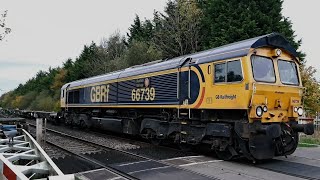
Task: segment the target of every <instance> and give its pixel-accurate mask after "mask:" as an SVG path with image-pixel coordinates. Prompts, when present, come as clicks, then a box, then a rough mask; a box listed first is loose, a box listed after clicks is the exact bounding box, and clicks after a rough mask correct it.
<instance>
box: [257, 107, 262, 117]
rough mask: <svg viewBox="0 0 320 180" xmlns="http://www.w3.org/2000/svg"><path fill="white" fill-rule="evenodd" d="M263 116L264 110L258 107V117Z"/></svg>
mask: <svg viewBox="0 0 320 180" xmlns="http://www.w3.org/2000/svg"><path fill="white" fill-rule="evenodd" d="M262 114H263V109H262V107H261V106H258V107H257V108H256V115H257V116H258V117H261V116H262Z"/></svg>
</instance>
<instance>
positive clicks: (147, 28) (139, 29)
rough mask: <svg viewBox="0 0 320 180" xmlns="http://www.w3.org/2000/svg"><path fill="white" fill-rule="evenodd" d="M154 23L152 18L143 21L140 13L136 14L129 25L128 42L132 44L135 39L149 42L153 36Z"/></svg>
mask: <svg viewBox="0 0 320 180" xmlns="http://www.w3.org/2000/svg"><path fill="white" fill-rule="evenodd" d="M153 29H154V25H153V24H152V22H151V21H150V20H145V21H144V22H141V20H140V18H139V16H138V15H136V17H135V19H134V21H133V24H132V25H131V27H129V33H127V36H128V43H129V44H131V43H132V41H133V40H136V41H141V42H149V41H150V40H151V39H152V37H153V32H154V30H153Z"/></svg>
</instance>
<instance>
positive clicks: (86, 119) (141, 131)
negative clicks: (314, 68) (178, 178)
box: [60, 33, 314, 161]
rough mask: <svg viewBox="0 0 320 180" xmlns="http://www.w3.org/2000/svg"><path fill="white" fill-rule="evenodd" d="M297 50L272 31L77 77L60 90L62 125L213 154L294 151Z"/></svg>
mask: <svg viewBox="0 0 320 180" xmlns="http://www.w3.org/2000/svg"><path fill="white" fill-rule="evenodd" d="M297 56H298V54H297V52H296V50H295V49H294V48H293V47H292V46H291V45H290V43H289V42H288V41H287V40H286V39H285V38H284V37H283V36H281V35H280V34H278V33H272V34H267V35H263V36H260V37H256V38H252V39H247V40H244V41H240V42H236V43H232V44H228V45H225V46H222V47H218V48H214V49H209V50H206V51H202V52H198V53H194V54H189V55H184V56H181V57H176V58H173V59H169V60H158V61H153V62H150V63H146V64H142V65H137V66H133V67H130V68H127V69H124V70H120V71H116V72H112V73H108V74H104V75H100V76H95V77H91V78H87V79H82V80H78V81H74V82H70V83H67V84H65V85H64V86H63V87H62V88H61V112H60V113H61V114H60V115H61V117H62V118H61V119H62V120H63V121H64V123H66V124H69V125H76V126H81V127H90V128H99V129H102V130H107V131H114V132H118V133H125V134H130V135H138V136H142V137H143V138H146V139H150V140H151V141H152V142H161V141H166V142H172V143H177V144H179V145H204V146H208V147H210V148H211V149H212V150H214V151H215V152H216V153H217V155H218V156H219V157H220V158H223V159H232V158H234V157H239V156H244V157H246V158H248V159H250V160H253V161H255V160H263V159H270V158H273V157H274V156H285V155H289V154H291V153H293V152H294V151H295V149H296V147H297V145H298V140H299V139H298V138H299V136H298V133H299V132H303V133H305V134H307V135H310V134H313V131H314V129H313V125H312V124H298V118H299V117H300V116H302V115H303V113H304V110H303V107H302V105H303V103H302V99H301V98H302V94H303V90H304V89H303V87H302V83H301V78H300V72H299V59H298V57H297Z"/></svg>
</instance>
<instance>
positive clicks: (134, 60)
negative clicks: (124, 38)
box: [126, 41, 162, 66]
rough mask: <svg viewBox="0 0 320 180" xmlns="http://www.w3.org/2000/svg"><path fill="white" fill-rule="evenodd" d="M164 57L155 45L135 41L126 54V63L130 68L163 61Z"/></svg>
mask: <svg viewBox="0 0 320 180" xmlns="http://www.w3.org/2000/svg"><path fill="white" fill-rule="evenodd" d="M161 57H162V55H161V52H159V51H158V50H157V49H156V48H155V47H154V46H153V45H148V44H147V43H145V42H142V41H140V42H139V41H133V42H132V43H131V46H130V47H129V49H128V51H127V54H126V62H127V63H128V65H129V66H134V65H137V64H142V63H147V62H150V61H154V60H157V59H161Z"/></svg>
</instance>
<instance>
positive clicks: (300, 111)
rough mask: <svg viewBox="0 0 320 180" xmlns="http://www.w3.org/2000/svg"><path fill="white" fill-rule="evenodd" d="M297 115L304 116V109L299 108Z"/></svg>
mask: <svg viewBox="0 0 320 180" xmlns="http://www.w3.org/2000/svg"><path fill="white" fill-rule="evenodd" d="M297 113H298V115H299V116H302V115H303V109H302V107H299V108H298V110H297Z"/></svg>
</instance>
